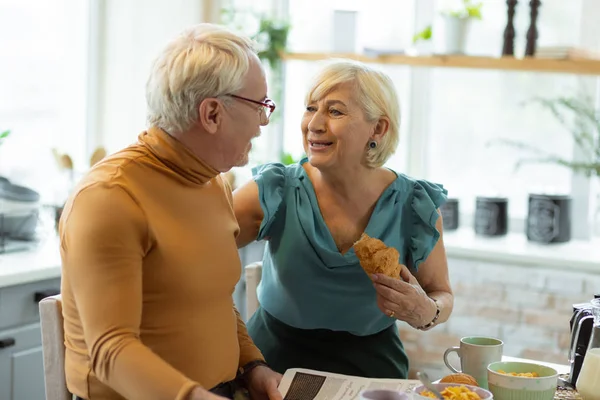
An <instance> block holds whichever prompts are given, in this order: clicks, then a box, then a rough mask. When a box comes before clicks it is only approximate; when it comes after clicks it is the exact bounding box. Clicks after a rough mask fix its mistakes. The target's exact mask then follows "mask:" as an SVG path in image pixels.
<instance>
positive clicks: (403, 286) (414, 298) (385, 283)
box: [371, 265, 437, 328]
mask: <svg viewBox="0 0 600 400" xmlns="http://www.w3.org/2000/svg"><path fill="white" fill-rule="evenodd" d="M401 267H402V269H401V270H400V278H402V279H394V278H390V277H389V276H386V275H382V274H377V275H373V276H372V277H371V278H372V279H373V282H374V286H375V290H376V291H377V305H378V306H379V309H380V310H381V311H382V312H383V313H384V314H386V315H387V316H389V317H392V318H396V319H399V320H401V321H405V322H407V323H408V324H409V325H411V326H412V327H413V328H417V327H420V326H424V325H426V324H428V323H429V322H431V321H432V320H433V318H434V317H435V314H436V312H437V307H436V305H435V302H434V301H433V300H432V299H431V298H430V297H429V296H428V295H427V293H425V291H424V290H423V288H421V285H420V284H419V282H418V281H417V278H415V277H414V275H413V274H411V273H410V271H409V270H408V268H407V267H406V266H405V265H402V266H401Z"/></svg>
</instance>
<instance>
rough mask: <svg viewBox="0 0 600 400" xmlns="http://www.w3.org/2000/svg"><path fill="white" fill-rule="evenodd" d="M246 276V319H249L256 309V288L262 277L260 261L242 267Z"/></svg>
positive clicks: (257, 304)
mask: <svg viewBox="0 0 600 400" xmlns="http://www.w3.org/2000/svg"><path fill="white" fill-rule="evenodd" d="M244 274H245V277H246V321H247V320H249V319H250V317H251V316H252V314H254V312H255V311H256V310H257V309H258V306H259V303H258V297H257V296H256V289H257V288H258V284H259V283H260V279H261V278H262V261H258V262H255V263H252V264H248V265H246V267H245V268H244Z"/></svg>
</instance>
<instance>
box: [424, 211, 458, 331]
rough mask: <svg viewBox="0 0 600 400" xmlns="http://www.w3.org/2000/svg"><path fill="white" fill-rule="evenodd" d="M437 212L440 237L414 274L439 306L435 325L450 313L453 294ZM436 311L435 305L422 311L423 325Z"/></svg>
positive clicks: (440, 219) (441, 228)
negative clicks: (427, 311)
mask: <svg viewBox="0 0 600 400" xmlns="http://www.w3.org/2000/svg"><path fill="white" fill-rule="evenodd" d="M438 214H440V216H439V217H438V219H437V222H436V224H435V226H436V228H437V230H438V232H439V233H440V238H439V239H438V241H437V243H436V244H435V246H434V248H433V250H432V251H431V253H430V254H429V257H427V259H426V260H425V261H424V262H423V263H421V265H420V266H419V270H418V271H417V272H416V274H415V277H416V278H417V281H418V282H419V285H421V287H422V288H423V290H424V291H425V293H427V295H428V296H429V297H431V298H432V299H435V300H437V303H438V306H439V308H440V315H439V317H438V319H437V320H436V325H437V324H439V323H442V322H445V321H447V320H448V317H450V314H451V313H452V308H453V307H454V295H453V294H452V287H451V286H450V278H449V276H448V260H447V258H446V249H445V247H444V238H443V225H444V224H443V221H442V216H441V213H440V211H439V210H438ZM436 312H437V310H436V308H435V305H433V306H432V307H431V309H430V311H429V313H426V312H425V311H424V312H423V314H424V319H423V322H424V323H423V325H426V324H428V323H429V322H431V321H432V320H433V318H434V317H435V314H436ZM429 317H431V318H429ZM433 326H435V325H433ZM433 326H431V327H430V328H432V327H433Z"/></svg>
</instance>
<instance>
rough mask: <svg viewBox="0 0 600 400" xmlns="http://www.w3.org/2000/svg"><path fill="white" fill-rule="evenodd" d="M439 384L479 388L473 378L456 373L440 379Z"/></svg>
mask: <svg viewBox="0 0 600 400" xmlns="http://www.w3.org/2000/svg"><path fill="white" fill-rule="evenodd" d="M440 382H441V383H462V384H463V385H471V386H479V385H478V384H477V381H476V380H475V378H473V377H472V376H471V375H469V374H464V373H458V374H450V375H446V376H445V377H443V378H442V379H440Z"/></svg>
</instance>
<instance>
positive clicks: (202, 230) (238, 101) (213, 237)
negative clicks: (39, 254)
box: [60, 24, 281, 400]
mask: <svg viewBox="0 0 600 400" xmlns="http://www.w3.org/2000/svg"><path fill="white" fill-rule="evenodd" d="M266 95H267V85H266V80H265V75H264V72H263V69H262V68H261V65H260V62H259V60H258V58H257V56H256V54H255V52H254V50H253V49H252V43H251V42H250V41H249V40H248V39H246V38H243V37H240V36H237V35H235V34H234V33H232V32H229V31H227V30H225V29H223V28H221V27H218V26H214V25H209V24H200V25H197V26H194V27H193V28H191V29H189V30H186V31H185V32H183V33H182V34H181V35H180V36H179V37H177V38H176V39H175V40H173V41H172V42H171V43H170V44H168V46H167V47H166V48H165V49H164V50H163V52H162V53H161V54H160V55H159V57H158V59H157V60H156V61H155V64H154V66H153V68H152V71H151V74H150V78H149V79H148V83H147V92H146V97H147V103H148V121H149V129H148V130H147V131H145V132H143V133H142V134H140V136H139V137H138V142H137V143H136V144H133V145H131V146H129V147H127V148H126V149H124V150H122V151H119V152H117V153H116V154H114V155H112V156H110V157H108V158H106V159H105V160H103V161H102V162H100V163H99V164H97V165H96V166H95V167H94V168H93V169H92V170H91V171H90V172H89V173H88V174H87V176H86V177H85V178H84V179H83V180H82V181H81V183H80V184H79V185H78V187H77V188H76V190H75V191H74V193H73V195H72V196H71V198H70V199H69V201H68V203H67V205H66V207H65V211H64V214H63V217H62V220H61V222H60V239H61V255H62V261H63V270H62V272H63V274H62V297H63V307H64V310H63V314H64V318H65V344H66V348H67V350H66V377H67V385H68V388H69V390H70V391H71V392H72V393H74V394H75V395H76V396H78V397H79V398H81V399H87V400H116V399H119V400H120V399H123V398H125V399H140V400H142V399H143V400H152V399H156V400H163V399H164V400H167V399H168V400H174V399H182V400H183V399H193V400H197V399H202V400H208V399H210V400H216V399H219V398H222V397H221V396H225V397H229V398H231V397H232V396H233V392H234V387H235V383H237V382H240V381H241V382H245V384H246V385H247V387H248V389H249V391H250V395H251V396H252V397H253V398H255V399H270V400H279V399H280V398H281V396H280V394H279V392H278V390H277V385H278V383H279V380H280V379H281V375H279V374H277V373H275V372H273V371H272V370H271V369H269V368H268V367H267V366H266V364H265V363H264V359H263V357H262V354H261V353H260V351H259V350H258V349H257V348H256V347H255V345H254V344H253V342H252V340H251V339H250V338H249V336H248V334H247V332H246V327H245V325H244V323H243V321H242V320H241V319H240V316H239V314H238V312H237V310H236V309H235V307H234V304H233V299H232V293H233V290H234V286H235V284H236V282H237V281H238V279H239V278H240V274H241V265H240V259H239V257H238V253H237V246H236V236H237V235H238V231H239V227H238V224H237V221H236V219H235V216H234V213H233V209H232V198H231V189H230V188H229V186H228V184H227V183H226V182H225V180H224V179H223V178H222V175H221V174H220V173H222V172H225V171H228V170H229V169H231V168H232V167H234V166H241V165H244V164H246V163H247V161H248V152H249V151H250V148H251V144H250V141H251V139H252V138H254V137H256V136H258V135H259V134H260V126H264V125H266V124H268V122H269V116H270V114H271V112H273V110H274V109H275V105H274V104H273V102H272V101H271V100H269V99H268V98H267V97H266ZM236 376H237V379H236ZM234 382H235V383H234Z"/></svg>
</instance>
